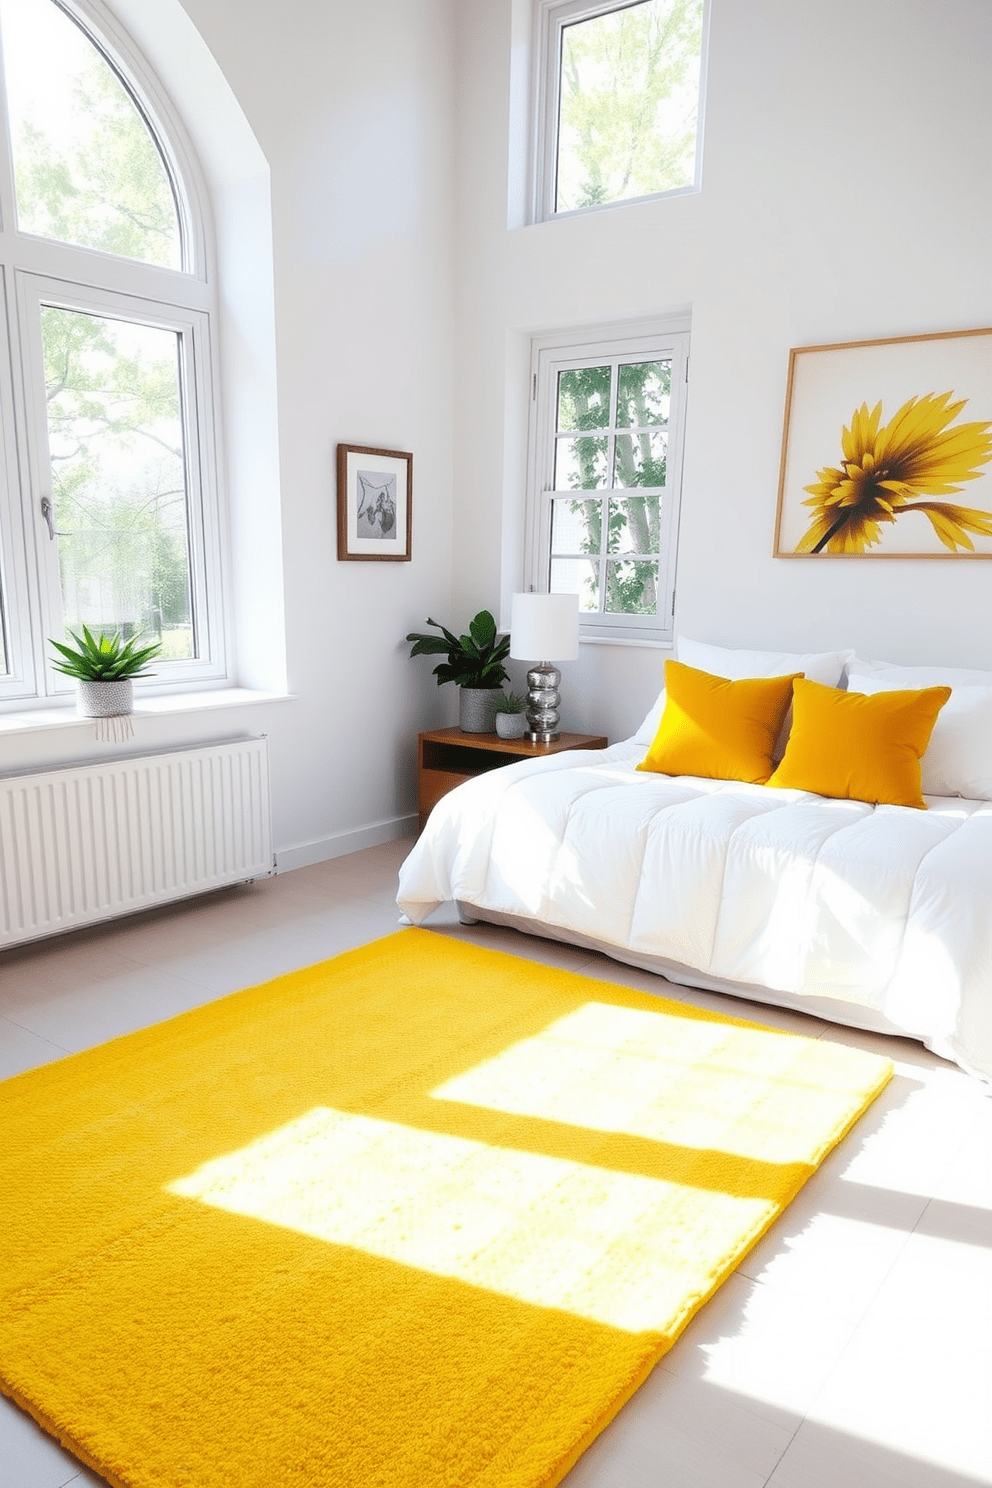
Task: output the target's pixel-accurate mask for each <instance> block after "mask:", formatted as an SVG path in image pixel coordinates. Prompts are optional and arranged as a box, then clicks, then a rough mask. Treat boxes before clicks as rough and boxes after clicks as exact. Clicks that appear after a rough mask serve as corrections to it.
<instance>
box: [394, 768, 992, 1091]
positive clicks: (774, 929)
mask: <svg viewBox="0 0 992 1488" xmlns="http://www.w3.org/2000/svg"><path fill="white" fill-rule="evenodd" d="M643 754H644V748H643V745H638V744H635V743H633V742H627V743H625V744H616V745H614V746H613V747H612V748H611V749H607V750H603V751H589V752H582V753H563V754H557V755H552V756H550V757H549V758H546V759H542V760H534V761H524V762H521V763H519V764H515V765H510V766H506V767H505V768H503V769H499V770H494V771H492V772H490V773H489V774H486V775H482V776H479V777H478V778H477V779H475V780H471V781H469V782H467V783H466V784H465V785H462V786H460V787H459V788H458V789H457V790H456V791H453V792H451V794H449V795H448V796H445V797H444V798H443V799H442V800H441V801H440V802H439V803H438V805H437V806H435V808H434V810H433V812H432V813H431V816H430V818H429V820H428V823H427V827H426V829H425V831H424V833H423V834H422V836H421V838H420V840H419V841H418V843H417V845H416V846H415V847H414V849H413V851H412V852H411V853H410V855H409V857H408V858H407V860H406V862H405V863H404V864H403V867H402V869H401V871H400V881H399V893H398V896H397V902H398V903H399V905H400V907H401V909H402V910H403V911H404V913H405V914H406V915H407V916H408V917H409V918H410V919H411V920H412V921H414V923H416V924H420V923H421V922H422V921H423V920H425V919H426V918H427V917H428V916H429V915H430V914H431V912H432V911H433V910H434V909H436V908H437V906H438V905H439V904H441V903H442V902H443V901H445V900H448V899H456V900H458V901H459V902H460V903H462V904H464V905H467V906H475V907H477V908H479V909H480V910H482V911H483V912H491V913H493V914H495V915H496V916H512V917H514V919H516V920H518V921H519V920H521V919H524V920H532V921H535V922H537V923H538V924H540V925H543V926H546V927H547V928H548V929H549V930H550V931H551V932H552V933H555V934H557V935H559V936H561V937H562V938H565V939H567V938H568V937H569V936H570V935H574V936H577V937H581V938H583V939H586V940H588V939H592V940H595V941H598V942H600V943H602V945H603V948H604V949H605V950H610V949H611V948H616V950H617V952H618V954H619V955H620V956H621V958H622V957H623V955H624V953H634V954H635V955H636V956H638V957H644V958H648V957H657V958H661V959H662V960H663V961H665V962H668V963H672V964H674V965H675V966H676V967H677V968H680V969H686V970H687V971H688V972H690V973H692V972H694V973H697V974H699V975H700V976H701V977H703V978H704V979H709V981H710V984H727V983H731V984H736V985H739V987H740V990H741V991H742V992H743V993H744V994H745V995H746V994H747V993H748V992H751V993H753V995H756V996H759V997H760V995H761V989H768V990H769V991H770V992H771V993H773V994H781V995H782V997H783V998H785V999H787V1000H788V1001H790V1002H794V1001H795V1000H796V999H799V1001H800V1005H802V1001H801V1000H802V999H803V998H811V999H815V1001H816V1011H817V1012H818V1013H820V1014H822V1013H823V1010H824V1006H826V1008H827V1009H829V1008H830V1006H831V1000H833V1001H835V1002H836V1009H837V1010H836V1016H837V1018H838V1019H839V1020H840V1021H845V1015H844V1012H843V1010H842V1005H843V1004H847V1005H854V1006H855V1007H858V1008H863V1009H865V1010H871V1012H872V1013H873V1014H874V1015H875V1018H874V1020H872V1019H868V1020H867V1022H868V1023H869V1025H870V1024H871V1022H872V1021H874V1022H875V1023H876V1026H886V1025H888V1026H890V1027H892V1028H896V1029H899V1030H901V1031H902V1032H905V1033H907V1034H911V1035H912V1036H913V1037H915V1038H918V1039H921V1040H922V1041H923V1042H924V1043H926V1044H927V1045H928V1046H929V1047H930V1048H932V1049H933V1050H934V1051H935V1052H937V1053H938V1054H942V1055H944V1056H945V1057H946V1058H950V1059H954V1060H956V1061H957V1062H958V1063H959V1064H961V1065H963V1066H964V1067H965V1068H968V1069H971V1070H974V1071H977V1072H979V1073H982V1074H984V1075H986V1076H992V894H990V886H992V803H990V802H986V801H966V800H961V799H958V798H950V797H929V798H927V804H928V807H929V809H928V810H927V811H915V810H912V809H910V808H906V807H900V806H877V807H872V806H867V805H864V804H862V803H861V802H858V801H835V800H826V799H824V798H822V797H820V796H815V795H812V794H810V793H808V792H805V791H794V790H769V789H768V788H767V787H765V786H760V785H742V784H738V783H736V782H727V781H716V780H701V779H696V778H695V777H675V778H673V777H670V776H666V775H654V774H647V773H643V772H639V771H637V770H635V768H634V767H635V765H636V764H637V762H638V760H640V759H641V758H643ZM684 979H685V980H691V976H686V977H685V978H684ZM704 984H705V982H704ZM775 1000H778V998H776V999H775Z"/></svg>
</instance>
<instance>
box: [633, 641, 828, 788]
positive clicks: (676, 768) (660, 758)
mask: <svg viewBox="0 0 992 1488" xmlns="http://www.w3.org/2000/svg"><path fill="white" fill-rule="evenodd" d="M802 675H803V674H802V672H797V673H795V675H794V676H789V677H744V678H742V679H741V680H739V681H737V682H731V681H729V680H728V679H727V678H726V677H714V676H712V675H711V674H710V673H709V672H699V671H696V669H695V668H694V667H688V666H686V665H685V664H684V663H683V662H681V661H666V662H665V691H666V694H667V697H666V701H665V711H664V713H663V714H662V716H661V723H660V725H659V727H658V732H657V734H656V735H655V738H654V743H653V744H652V745H651V748H650V749H649V750H648V752H647V754H646V755H645V757H644V759H643V760H642V761H641V763H640V764H639V765H638V766H637V768H638V769H639V770H653V771H655V772H656V773H657V774H660V775H701V776H705V777H706V778H707V779H709V780H744V781H747V782H748V783H749V784H751V785H763V784H764V783H765V781H766V780H767V779H768V777H769V775H771V773H772V771H773V770H774V768H775V761H774V758H773V753H774V749H775V741H776V740H777V738H778V736H779V732H780V730H781V728H782V724H783V723H784V721H785V715H786V714H787V713H788V711H789V705H790V703H791V702H792V684H793V682H794V680H795V677H802Z"/></svg>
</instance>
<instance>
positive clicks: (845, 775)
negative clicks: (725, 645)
mask: <svg viewBox="0 0 992 1488" xmlns="http://www.w3.org/2000/svg"><path fill="white" fill-rule="evenodd" d="M950 695H951V689H950V688H949V687H925V688H923V689H922V691H914V692H876V693H873V694H870V695H865V694H863V693H857V692H841V691H840V689H839V688H837V687H824V686H822V684H821V683H819V682H806V681H802V682H797V683H796V688H795V695H794V697H793V700H792V732H791V734H790V735H789V742H788V744H787V745H786V749H785V756H784V758H783V760H782V763H781V764H780V765H779V767H778V769H777V770H776V771H775V774H774V775H773V776H772V778H771V779H770V780H769V782H768V784H769V785H774V786H781V787H783V788H785V789H789V788H792V789H794V790H808V791H815V792H816V794H817V795H818V796H837V797H840V798H841V799H842V800H850V801H868V802H869V803H870V804H871V805H874V806H883V805H884V806H915V807H916V808H917V809H918V810H920V811H925V810H926V809H927V807H926V802H925V801H924V799H923V793H922V790H921V782H920V760H921V759H922V757H923V755H924V754H925V752H926V747H927V745H928V744H929V742H930V734H931V733H932V731H933V726H934V724H935V723H936V721H937V714H938V713H939V712H940V710H941V708H942V707H943V706H944V704H945V703H946V702H947V699H948V698H949V697H950Z"/></svg>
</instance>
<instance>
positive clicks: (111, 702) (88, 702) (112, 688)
mask: <svg viewBox="0 0 992 1488" xmlns="http://www.w3.org/2000/svg"><path fill="white" fill-rule="evenodd" d="M76 712H77V713H78V714H79V716H80V718H117V717H120V715H121V714H123V713H133V712H134V684H133V683H132V681H131V679H130V677H122V678H121V679H120V680H119V681H116V682H86V681H83V680H82V678H80V679H79V680H78V681H77V682H76Z"/></svg>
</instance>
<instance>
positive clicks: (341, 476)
mask: <svg viewBox="0 0 992 1488" xmlns="http://www.w3.org/2000/svg"><path fill="white" fill-rule="evenodd" d="M412 516H413V456H412V455H407V454H404V453H403V451H402V450H384V449H369V448H368V447H367V446H365V445H361V444H339V445H338V559H339V560H344V559H350V560H352V561H354V562H358V563H367V562H375V561H376V560H378V561H379V562H386V563H409V561H410V527H411V520H412Z"/></svg>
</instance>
